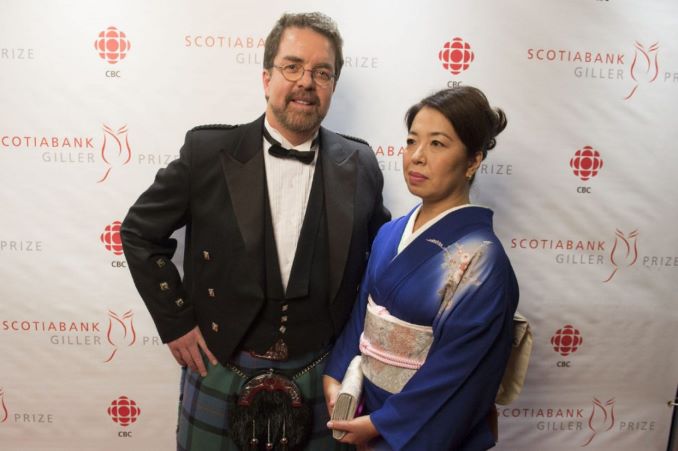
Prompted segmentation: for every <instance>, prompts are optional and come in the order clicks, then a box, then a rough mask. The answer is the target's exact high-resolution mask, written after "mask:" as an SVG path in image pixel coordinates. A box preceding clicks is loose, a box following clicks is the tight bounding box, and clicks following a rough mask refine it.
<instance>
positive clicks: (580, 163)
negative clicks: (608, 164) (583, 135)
mask: <svg viewBox="0 0 678 451" xmlns="http://www.w3.org/2000/svg"><path fill="white" fill-rule="evenodd" d="M570 168H571V169H572V173H573V174H574V175H575V176H576V177H579V179H580V180H581V181H583V182H586V181H588V180H590V179H592V178H594V177H595V176H597V175H598V172H599V171H600V170H601V169H602V168H603V159H602V158H601V157H600V152H598V151H597V150H596V149H594V148H593V147H591V146H584V147H583V148H581V149H579V150H577V151H576V152H575V153H574V156H573V157H572V158H570ZM577 193H579V194H591V187H590V186H578V187H577Z"/></svg>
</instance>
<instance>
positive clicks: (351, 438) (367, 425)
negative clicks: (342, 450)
mask: <svg viewBox="0 0 678 451" xmlns="http://www.w3.org/2000/svg"><path fill="white" fill-rule="evenodd" d="M327 427H328V428H330V429H337V430H339V431H346V435H344V437H343V438H342V439H341V440H339V441H340V442H341V443H349V444H351V445H364V444H365V443H367V442H369V441H370V440H372V439H373V438H375V437H378V436H379V431H377V428H375V427H374V424H372V420H370V416H369V415H363V416H362V417H358V418H354V419H352V420H351V421H338V420H332V421H330V422H328V423H327Z"/></svg>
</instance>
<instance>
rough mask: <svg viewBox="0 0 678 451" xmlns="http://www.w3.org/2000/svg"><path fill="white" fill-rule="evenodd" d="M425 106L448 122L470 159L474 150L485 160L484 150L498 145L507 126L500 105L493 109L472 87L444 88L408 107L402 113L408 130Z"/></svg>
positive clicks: (483, 96)
mask: <svg viewBox="0 0 678 451" xmlns="http://www.w3.org/2000/svg"><path fill="white" fill-rule="evenodd" d="M425 107H428V108H433V109H434V110H437V111H438V112H439V113H441V114H442V115H443V116H445V117H446V118H447V120H448V121H450V124H452V127H454V131H455V132H457V136H459V139H461V142H462V143H464V146H465V147H466V153H467V155H468V157H469V158H472V157H473V156H474V155H475V154H476V152H482V154H483V160H484V159H485V157H486V156H487V151H488V150H490V149H493V148H494V146H495V145H496V144H497V141H496V139H495V138H496V136H497V135H498V134H499V133H501V132H502V130H504V128H506V115H505V114H504V112H503V111H502V110H501V109H499V108H495V109H493V108H492V107H491V106H490V103H489V102H488V101H487V97H485V94H483V92H482V91H481V90H480V89H478V88H474V87H473V86H457V87H455V88H450V89H443V90H441V91H438V92H436V93H435V94H431V95H430V96H428V97H426V98H424V99H423V100H422V101H420V102H419V103H417V104H415V105H413V106H412V107H410V109H409V110H407V113H405V123H406V124H407V130H410V128H411V127H412V122H414V118H415V116H416V115H417V114H418V113H419V111H421V110H422V108H425ZM471 181H473V179H471Z"/></svg>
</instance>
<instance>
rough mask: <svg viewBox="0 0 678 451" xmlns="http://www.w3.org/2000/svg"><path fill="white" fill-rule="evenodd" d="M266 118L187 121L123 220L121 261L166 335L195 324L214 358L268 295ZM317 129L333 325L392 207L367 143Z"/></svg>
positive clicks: (224, 356) (226, 352) (344, 314)
mask: <svg viewBox="0 0 678 451" xmlns="http://www.w3.org/2000/svg"><path fill="white" fill-rule="evenodd" d="M263 121H264V116H261V117H260V118H259V119H257V120H256V121H254V122H251V123H249V124H245V125H240V126H204V127H196V128H194V129H193V130H191V131H189V132H188V133H187V134H186V140H185V143H184V145H183V147H182V148H181V152H180V156H179V158H178V159H177V160H175V161H173V162H172V163H170V164H169V165H168V166H167V168H165V169H161V170H160V171H158V174H157V176H156V178H155V181H154V182H153V184H152V185H151V186H150V187H149V188H148V190H146V191H145V192H144V193H143V194H142V195H141V196H140V197H139V199H138V200H137V201H136V203H135V204H134V205H133V206H132V207H131V208H130V210H129V213H128V214H127V217H126V218H125V220H124V222H123V224H122V227H121V236H122V242H123V247H124V251H125V257H126V259H127V264H128V266H129V269H130V272H131V273H132V277H133V279H134V283H135V285H136V287H137V289H138V290H139V293H140V294H141V297H142V298H143V300H144V302H145V303H146V306H147V307H148V310H149V312H150V314H151V316H152V318H153V320H154V322H155V324H156V327H157V328H158V332H159V334H160V337H161V338H162V340H163V342H169V341H172V340H174V339H176V338H179V337H181V336H182V335H184V334H186V333H187V332H189V331H190V330H191V329H192V328H193V327H195V326H196V325H199V326H200V330H201V332H202V334H203V336H204V337H205V340H206V342H207V346H208V347H209V348H210V350H211V351H212V352H213V353H214V355H215V356H216V357H217V358H218V359H219V360H220V361H221V362H225V361H227V360H228V358H229V357H230V356H231V354H232V353H233V351H234V350H235V349H236V348H237V347H238V343H239V342H240V341H241V340H242V338H243V337H244V335H245V334H246V333H247V331H248V328H249V327H250V326H251V324H252V323H253V321H254V320H255V318H256V316H257V314H258V313H259V311H260V310H261V309H262V307H263V306H264V303H265V278H264V277H265V274H264V273H265V268H264V265H263V262H264V254H263V252H264V247H263V242H262V241H263V240H262V239H261V237H262V236H263V227H264V217H263V216H264V215H263V214H262V212H263V211H264V210H263V209H262V208H261V206H263V205H265V202H264V201H265V197H264V196H267V192H266V180H265V177H266V175H265V169H264V158H263V151H262V140H263V138H262V130H263ZM319 133H320V145H321V149H320V151H319V155H318V158H319V160H318V163H317V164H321V165H322V169H323V179H324V189H325V208H326V217H327V228H328V236H329V237H330V242H329V243H328V249H329V262H328V267H329V293H330V296H329V303H328V304H329V305H328V309H329V311H330V316H331V318H332V323H333V324H332V325H333V327H334V331H335V334H338V333H339V332H340V331H341V329H342V328H343V325H344V323H345V322H346V320H347V319H348V316H349V314H350V312H351V308H352V306H353V302H354V300H355V296H356V292H357V289H358V285H359V283H360V280H361V277H362V272H363V270H364V268H365V263H366V260H367V256H368V255H369V249H370V246H371V243H372V239H373V238H374V236H375V234H376V232H377V230H378V229H379V227H380V226H381V225H382V224H383V223H384V222H386V221H387V220H388V219H389V217H390V214H389V213H388V211H387V210H386V209H385V208H384V206H383V204H382V194H381V192H382V188H383V176H382V174H381V171H380V169H379V166H378V164H377V161H376V158H375V157H374V153H373V152H372V150H371V149H370V148H369V147H368V146H367V145H366V144H365V143H364V142H362V141H358V140H354V139H347V138H346V137H343V136H341V135H338V134H336V133H333V132H331V131H329V130H327V129H325V128H322V127H321V129H320V132H319ZM184 225H185V226H186V241H185V252H184V261H183V270H184V277H183V280H182V279H181V277H180V274H179V271H178V268H177V267H176V266H175V265H174V264H173V263H172V261H171V260H170V259H171V258H172V256H173V255H174V252H175V250H176V241H175V240H173V239H171V238H170V235H171V234H172V233H173V232H174V231H175V230H177V229H179V228H181V227H182V226H184ZM290 289H292V290H293V289H294V287H293V286H291V287H290V288H288V295H289V294H292V295H294V294H295V293H289V290H290ZM301 294H302V295H303V293H301ZM309 339H312V337H309Z"/></svg>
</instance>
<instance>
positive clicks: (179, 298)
mask: <svg viewBox="0 0 678 451" xmlns="http://www.w3.org/2000/svg"><path fill="white" fill-rule="evenodd" d="M191 133H192V132H188V133H187V134H186V139H185V142H184V145H183V147H182V148H181V151H180V156H179V158H178V159H176V160H174V161H172V162H171V163H170V164H169V165H168V166H167V167H166V168H164V169H160V170H159V171H158V173H157V175H156V177H155V181H154V182H153V184H152V185H151V186H150V187H149V188H148V189H147V190H146V191H145V192H144V193H143V194H142V195H141V196H140V197H139V199H138V200H137V201H136V202H135V203H134V205H132V207H131V208H130V210H129V212H128V213H127V216H126V217H125V220H124V221H123V223H122V226H121V229H120V234H121V238H122V245H123V250H124V252H125V258H126V259H127V265H128V267H129V270H130V272H131V273H132V278H133V280H134V284H135V285H136V288H137V290H138V291H139V294H140V295H141V297H142V298H143V300H144V302H145V303H146V306H147V308H148V311H149V312H150V314H151V317H152V318H153V321H154V322H155V325H156V327H157V329H158V333H159V335H160V338H161V339H162V341H163V342H164V343H167V342H170V341H172V340H175V339H177V338H179V337H181V336H183V335H184V334H186V333H187V332H189V331H190V330H191V329H193V328H194V327H195V326H196V324H197V323H196V320H195V318H194V311H193V305H192V302H191V299H189V298H188V296H187V291H186V290H185V288H184V286H183V284H182V280H181V276H180V274H179V270H178V268H177V267H176V266H175V265H174V263H173V262H172V260H171V259H172V256H173V255H174V252H175V250H176V247H177V242H176V240H174V239H172V238H170V236H171V235H172V233H173V232H174V231H175V230H177V229H179V228H181V227H183V226H184V225H186V224H187V223H188V222H189V217H190V196H191V183H190V175H191V173H190V172H191V161H190V155H191V152H190V150H191V136H192V135H191Z"/></svg>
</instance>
